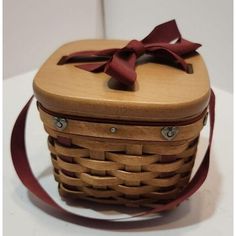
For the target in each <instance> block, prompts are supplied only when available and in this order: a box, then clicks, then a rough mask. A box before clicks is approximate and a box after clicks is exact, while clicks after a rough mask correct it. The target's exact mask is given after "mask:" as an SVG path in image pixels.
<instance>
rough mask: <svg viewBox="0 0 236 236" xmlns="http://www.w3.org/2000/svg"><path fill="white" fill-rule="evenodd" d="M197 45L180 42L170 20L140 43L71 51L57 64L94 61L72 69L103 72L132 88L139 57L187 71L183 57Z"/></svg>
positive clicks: (197, 45) (178, 34) (184, 40)
mask: <svg viewBox="0 0 236 236" xmlns="http://www.w3.org/2000/svg"><path fill="white" fill-rule="evenodd" d="M174 40H176V41H175V42H174ZM200 46H201V45H200V44H198V43H192V42H190V41H188V40H186V39H183V38H182V36H181V34H180V32H179V29H178V27H177V25H176V22H175V20H171V21H168V22H166V23H164V24H161V25H158V26H156V27H155V28H154V29H153V31H152V32H151V33H150V34H149V35H148V36H147V37H145V38H144V39H142V40H141V41H138V40H135V39H134V40H131V41H130V42H129V43H128V44H127V45H126V46H125V47H123V48H111V49H105V50H101V51H80V52H74V53H72V54H70V55H68V56H64V57H62V59H61V60H60V61H59V62H58V64H59V65H63V64H67V63H72V62H89V61H95V62H96V63H90V64H79V65H76V67H78V68H80V69H84V70H87V71H90V72H94V73H97V72H105V73H106V74H108V75H110V76H111V77H112V78H115V79H117V80H118V81H120V82H121V83H123V84H126V85H133V84H134V82H135V80H136V77H137V74H136V72H135V64H136V61H137V59H138V58H139V57H141V56H142V55H144V54H149V55H151V56H154V57H155V58H158V59H167V60H170V61H172V62H175V63H177V64H179V65H180V66H181V68H182V69H183V70H184V71H186V72H188V68H189V67H188V64H187V63H186V62H185V61H184V59H183V56H184V55H186V54H189V53H192V52H194V51H195V50H196V49H197V48H199V47H200ZM101 61H103V62H101Z"/></svg>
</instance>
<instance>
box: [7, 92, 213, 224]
mask: <svg viewBox="0 0 236 236" xmlns="http://www.w3.org/2000/svg"><path fill="white" fill-rule="evenodd" d="M32 99H33V96H32V97H31V98H30V100H29V101H28V102H27V104H26V105H25V107H24V108H23V109H22V111H21V112H20V114H19V116H18V118H17V120H16V122H15V125H14V127H13V131H12V136H11V156H12V161H13V165H14V167H15V170H16V172H17V174H18V176H19V178H20V180H21V181H22V183H23V184H24V185H25V187H26V188H27V189H28V190H29V191H30V192H31V193H33V194H34V195H35V196H37V197H38V198H39V199H41V200H42V201H43V202H45V203H47V204H48V205H49V206H51V207H53V208H54V209H55V210H56V211H58V213H60V215H61V214H62V215H65V216H67V218H66V219H67V220H68V217H75V216H76V217H77V218H78V222H77V223H78V224H79V223H80V222H79V219H81V217H82V218H87V217H84V216H81V215H77V214H74V213H71V212H69V211H67V210H65V209H63V208H62V207H61V206H60V205H58V204H57V203H56V202H55V201H54V200H53V199H52V198H51V197H50V195H49V194H48V193H47V192H46V190H45V189H44V188H43V187H42V186H41V185H40V184H39V182H38V180H37V179H36V178H35V176H34V174H33V173H32V170H31V168H30V164H29V161H28V158H27V153H26V146H25V124H26V117H27V112H28V109H29V106H30V104H31V102H32ZM209 113H210V134H209V144H208V147H207V150H206V153H205V155H204V158H203V160H202V163H201V165H200V166H199V168H198V170H197V172H196V174H195V175H194V177H193V178H192V180H191V181H190V183H189V184H188V186H187V187H186V188H185V189H184V190H183V192H181V194H180V195H179V196H178V197H177V198H176V199H175V200H173V201H171V202H169V203H167V204H165V205H156V207H155V208H153V209H151V210H149V211H146V212H141V213H139V214H137V215H135V216H131V217H130V218H133V217H137V216H142V215H147V214H150V213H155V212H162V211H166V210H169V209H172V208H174V207H175V206H177V205H179V204H180V203H181V202H183V201H184V200H185V199H187V198H189V197H190V196H191V195H192V194H193V193H195V192H196V191H197V190H198V189H199V188H200V186H201V185H202V184H203V182H204V181H205V179H206V177H207V174H208V170H209V163H210V150H211V144H212V137H213V130H214V123H215V94H214V92H213V90H211V96H210V102H209ZM110 220H112V221H113V220H114V219H110Z"/></svg>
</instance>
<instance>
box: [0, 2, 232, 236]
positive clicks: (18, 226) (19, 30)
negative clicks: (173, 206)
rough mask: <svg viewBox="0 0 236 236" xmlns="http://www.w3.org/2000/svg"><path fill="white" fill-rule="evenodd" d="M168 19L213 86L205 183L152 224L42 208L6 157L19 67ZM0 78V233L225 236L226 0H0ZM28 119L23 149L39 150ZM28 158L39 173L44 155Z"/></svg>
mask: <svg viewBox="0 0 236 236" xmlns="http://www.w3.org/2000/svg"><path fill="white" fill-rule="evenodd" d="M103 5H104V12H105V14H104V15H103V8H102V6H103ZM174 18H175V19H176V20H177V23H178V25H179V28H180V30H181V32H182V34H183V36H184V37H186V39H189V40H192V41H196V42H200V43H202V44H203V47H202V48H201V49H200V50H199V52H200V53H201V54H202V55H203V56H204V58H205V61H206V64H207V67H208V70H209V74H210V78H211V83H212V84H213V86H214V87H215V89H216V92H217V109H216V113H217V117H216V122H217V123H216V125H217V127H216V131H215V138H214V145H213V154H212V163H211V170H210V174H209V177H208V179H207V182H206V183H205V184H204V186H203V188H202V189H201V190H200V191H199V192H198V194H196V195H195V196H194V197H193V198H192V200H190V201H189V202H187V203H185V205H183V206H181V207H180V208H179V210H177V211H176V213H174V214H173V215H171V216H170V217H169V218H166V220H163V221H162V222H161V224H160V225H158V222H156V221H152V222H146V223H142V224H136V225H137V227H136V228H131V229H130V228H129V227H126V226H120V227H118V228H117V227H113V226H112V227H113V228H112V227H111V228H112V229H110V230H105V229H104V228H103V227H102V226H101V225H99V224H98V225H97V224H96V223H95V222H94V223H92V224H91V223H87V222H82V223H81V226H77V225H74V224H72V223H67V222H63V221H61V220H59V219H56V218H54V217H52V216H50V215H48V214H45V213H44V212H43V211H42V210H41V209H39V208H38V207H37V206H35V205H34V204H33V203H32V199H31V198H29V195H28V193H27V191H26V190H25V188H24V187H23V186H22V185H21V183H20V182H19V180H18V179H17V176H16V174H15V171H14V169H13V168H12V163H11V161H10V159H9V158H10V153H9V139H10V133H11V129H12V125H13V123H14V120H15V118H16V116H17V114H18V113H19V111H20V109H21V107H22V106H23V104H24V103H25V102H26V100H27V98H28V97H29V96H30V94H31V93H32V88H31V83H32V79H33V75H34V73H35V71H34V72H29V73H26V74H25V73H24V72H26V71H31V70H32V69H34V68H35V69H37V68H38V67H39V66H40V65H41V64H42V63H43V62H44V61H45V59H46V58H47V57H48V56H49V55H50V54H51V53H52V52H53V51H54V50H55V49H56V48H57V47H59V46H60V45H61V44H63V43H65V42H68V41H71V40H75V39H81V38H100V37H107V38H125V39H131V38H137V39H142V38H143V37H144V36H145V35H146V34H147V33H149V32H150V31H151V30H152V28H153V27H154V26H155V25H157V24H159V23H162V22H164V21H166V20H170V19H174ZM22 73H24V74H22ZM18 74H21V75H19V76H15V75H18ZM12 76H15V77H12ZM4 77H5V78H9V79H7V80H5V81H4V112H3V113H4V226H5V229H4V235H7V236H12V235H15V234H19V235H21V234H22V235H40V236H41V235H43V236H47V235H50V236H52V235H57V236H64V235H68V234H69V235H86V234H87V235H103V236H105V235H137V234H139V235H144V234H145V235H156V234H158V235H165V236H167V235H171V236H172V235H176V236H181V235H192V236H194V235H200V234H202V235H215V236H218V235H219V236H221V235H227V236H228V235H229V236H231V235H232V163H233V159H232V158H233V154H232V147H233V145H232V139H233V137H232V136H233V134H232V127H233V118H232V90H233V89H232V84H233V76H232V1H230V0H225V1H219V0H215V1H213V0H205V1H195V0H181V1H172V0H147V1H144V0H143V1H140V0H126V1H125V0H119V1H115V0H105V1H104V2H102V1H99V0H84V1H83V0H69V1H66V0H47V1H42V0H24V1H18V0H5V1H4ZM18 81H19V83H18ZM16 92H17V93H16ZM226 104H227V105H226ZM31 118H32V119H31V128H32V132H33V133H31V135H33V137H34V138H32V143H31V145H30V148H31V150H32V149H33V148H36V150H40V148H45V149H44V151H46V146H45V143H44V144H43V141H42V143H41V144H40V145H39V146H38V143H37V142H36V141H37V137H38V138H39V139H40V138H42V137H41V136H40V135H41V134H40V133H38V132H37V130H39V129H41V128H42V127H36V131H33V128H35V126H37V124H38V123H36V122H35V121H36V120H37V119H36V115H35V116H32V117H31ZM34 122H35V123H34ZM31 128H30V132H31ZM28 132H29V131H28ZM39 136H40V137H39ZM34 139H35V140H36V141H34ZM29 140H30V138H29ZM204 140H205V142H206V139H204V138H203V142H204ZM200 150H202V152H203V149H202V148H200ZM31 157H32V158H36V159H33V160H32V161H33V162H34V163H35V165H37V163H38V164H39V167H40V168H39V169H38V172H37V174H40V173H41V171H42V170H43V166H44V165H45V162H44V161H45V159H46V158H45V157H41V156H40V157H39V156H31ZM39 158H42V161H41V160H40V159H39ZM36 160H37V161H36ZM43 160H44V161H43ZM46 164H47V162H46ZM35 169H36V168H35ZM183 216H184V217H183Z"/></svg>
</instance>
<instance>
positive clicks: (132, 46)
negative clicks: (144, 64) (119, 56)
mask: <svg viewBox="0 0 236 236" xmlns="http://www.w3.org/2000/svg"><path fill="white" fill-rule="evenodd" d="M125 49H128V50H130V51H131V52H133V53H135V55H136V57H137V58H138V57H140V56H142V55H143V54H144V53H145V51H146V49H145V46H144V44H143V43H142V42H141V41H138V40H136V39H133V40H131V41H130V42H129V43H128V44H127V45H126V46H125V47H124V48H123V49H121V51H122V50H123V51H124V50H125Z"/></svg>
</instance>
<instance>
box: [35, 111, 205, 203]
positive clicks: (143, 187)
mask: <svg viewBox="0 0 236 236" xmlns="http://www.w3.org/2000/svg"><path fill="white" fill-rule="evenodd" d="M39 111H40V115H41V119H42V121H43V122H44V125H45V129H46V131H47V133H48V134H49V138H48V146H49V150H50V152H51V158H52V163H53V166H54V176H55V179H56V181H58V183H59V192H60V194H61V196H63V197H64V198H65V199H75V198H84V199H89V200H92V201H96V202H102V203H112V204H124V205H127V206H152V204H154V203H155V204H156V203H166V202H168V201H170V200H172V199H174V198H176V197H177V195H178V194H179V193H180V192H181V190H182V189H183V188H184V187H185V186H186V185H187V184H188V182H189V179H190V176H191V171H192V167H193V165H194V160H195V156H196V151H197V144H198V137H199V133H200V130H201V128H202V127H203V120H204V116H205V113H206V111H205V112H204V114H202V115H201V117H200V119H199V120H197V121H196V122H195V123H193V124H189V125H184V126H178V129H179V134H184V135H186V137H183V136H181V135H180V136H179V137H178V135H177V136H176V138H175V141H163V140H161V139H163V137H162V135H161V134H160V132H159V133H156V135H155V137H156V140H157V141H156V140H154V138H153V136H152V134H150V132H143V136H140V137H142V140H138V139H133V138H132V139H129V137H128V138H127V137H125V136H124V134H122V137H123V139H120V138H119V139H118V138H117V137H116V134H112V133H111V132H110V129H108V128H107V132H104V133H100V134H98V133H95V134H94V135H91V132H90V130H89V128H88V127H89V126H91V125H92V126H93V125H95V126H96V127H97V130H98V131H99V130H100V129H99V125H100V126H104V125H105V126H108V127H116V128H117V130H118V131H119V128H120V127H122V126H124V125H120V126H119V125H117V124H103V123H102V124H96V123H92V122H84V121H83V122H81V121H77V120H70V119H68V120H67V122H68V124H67V127H66V130H65V131H63V132H61V131H58V130H57V129H56V128H55V123H54V116H52V115H50V114H47V113H46V112H45V111H43V110H42V109H41V108H39ZM81 123H82V124H83V127H85V128H86V129H85V130H83V129H82V130H80V129H78V127H82V126H81ZM75 124H77V126H78V127H77V128H75ZM71 127H72V128H73V129H72V128H71ZM125 127H126V129H129V131H130V132H132V129H133V133H134V134H137V126H134V125H133V126H132V125H125ZM142 128H143V130H146V129H148V131H150V128H151V129H159V130H161V128H162V127H150V126H143V127H142ZM71 130H72V131H71ZM139 130H140V127H139ZM85 131H87V132H88V133H87V135H84V133H83V132H85ZM67 132H68V133H67ZM81 132H82V134H83V135H81ZM93 132H94V131H93ZM117 133H118V132H117ZM102 136H103V137H102ZM109 136H112V137H109ZM137 137H138V138H140V137H139V136H138V135H137ZM150 138H151V140H149V139H150ZM178 139H181V140H178ZM153 140H154V141H153ZM176 140H177V141H176Z"/></svg>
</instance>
